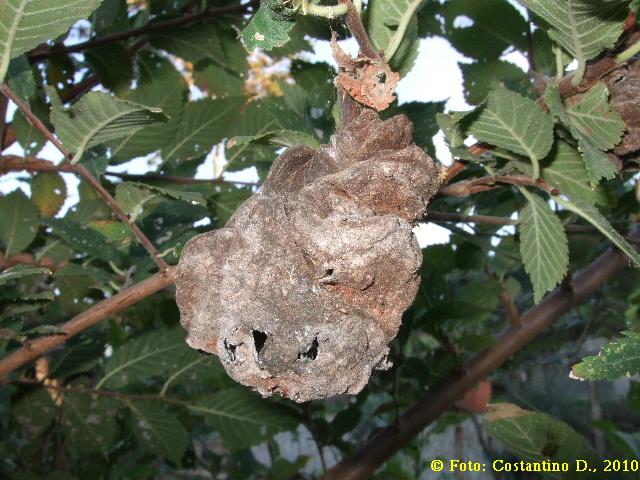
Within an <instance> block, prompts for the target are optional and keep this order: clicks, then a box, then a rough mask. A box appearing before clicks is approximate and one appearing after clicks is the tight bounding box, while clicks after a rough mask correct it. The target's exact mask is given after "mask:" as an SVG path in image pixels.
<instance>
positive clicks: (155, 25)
mask: <svg viewBox="0 0 640 480" xmlns="http://www.w3.org/2000/svg"><path fill="white" fill-rule="evenodd" d="M259 4H260V2H259V1H258V0H252V1H251V2H249V3H246V4H243V5H228V6H225V7H217V8H209V9H207V10H204V11H203V12H199V13H194V14H191V15H183V16H181V17H177V18H171V19H168V20H159V21H156V22H151V23H148V24H147V25H145V26H144V27H140V28H134V29H131V30H126V31H124V32H117V33H111V34H108V35H104V36H102V37H97V38H93V39H91V40H88V41H86V42H82V43H77V44H75V45H64V44H56V45H53V46H47V45H43V46H39V47H36V48H35V49H33V50H31V51H30V52H29V53H28V54H27V56H28V58H29V60H30V61H32V62H39V61H42V60H46V59H47V58H49V57H51V56H53V55H61V54H67V53H77V52H83V51H85V50H90V49H92V48H96V47H99V46H102V45H108V44H110V43H115V42H121V41H123V40H128V39H130V38H134V37H140V36H142V35H148V34H150V33H154V32H158V31H161V30H167V29H173V28H178V27H182V26H185V25H189V24H190V23H194V22H199V21H200V20H207V19H209V18H214V17H219V16H222V15H228V14H232V13H247V12H249V9H250V8H255V7H256V6H258V5H259Z"/></svg>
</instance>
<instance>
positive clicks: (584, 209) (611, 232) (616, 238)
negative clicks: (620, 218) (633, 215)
mask: <svg viewBox="0 0 640 480" xmlns="http://www.w3.org/2000/svg"><path fill="white" fill-rule="evenodd" d="M555 200H556V201H557V202H558V203H559V204H560V205H562V206H563V207H564V208H566V209H567V210H569V211H571V212H573V213H575V214H577V215H580V216H581V217H582V218H584V219H585V220H586V221H587V222H589V223H590V224H591V225H593V226H594V227H596V228H597V229H598V230H599V231H600V232H601V233H602V234H603V235H604V236H605V237H607V238H608V239H609V240H611V241H612V242H613V243H614V244H615V245H616V246H617V247H618V248H619V249H620V250H622V251H623V252H624V253H625V254H626V255H627V257H629V258H630V259H631V261H632V262H633V263H635V265H636V267H638V268H640V255H639V254H638V252H636V251H635V250H634V249H633V247H632V246H631V245H629V243H628V242H627V241H626V240H625V239H624V237H623V236H622V235H620V234H619V233H618V231H617V230H616V229H615V228H613V227H612V226H611V224H610V223H609V221H608V220H607V219H606V218H605V217H604V216H603V215H602V214H601V213H600V212H599V211H598V209H597V208H596V207H594V206H593V205H590V204H588V203H584V202H581V201H575V202H572V201H569V200H565V199H563V198H561V197H556V198H555Z"/></svg>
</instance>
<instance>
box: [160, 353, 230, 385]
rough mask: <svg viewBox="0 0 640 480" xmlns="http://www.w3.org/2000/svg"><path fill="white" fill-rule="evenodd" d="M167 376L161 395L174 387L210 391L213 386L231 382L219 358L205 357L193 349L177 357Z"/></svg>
mask: <svg viewBox="0 0 640 480" xmlns="http://www.w3.org/2000/svg"><path fill="white" fill-rule="evenodd" d="M167 374H168V377H167V380H166V381H165V383H164V385H163V386H162V390H161V391H160V395H164V394H165V393H166V392H167V391H169V389H170V388H171V387H172V386H173V385H182V386H183V387H187V386H188V387H196V388H195V389H196V390H198V389H202V390H204V391H208V390H209V389H210V388H211V387H212V386H220V385H223V384H224V383H226V381H227V380H229V376H228V375H227V373H226V372H225V370H224V367H223V366H222V364H221V363H220V360H219V359H218V357H215V356H213V355H205V354H203V353H200V352H198V351H197V350H194V349H192V348H188V349H185V350H184V351H183V352H181V354H180V355H176V356H175V358H174V360H173V363H172V365H171V367H170V368H169V370H168V371H167Z"/></svg>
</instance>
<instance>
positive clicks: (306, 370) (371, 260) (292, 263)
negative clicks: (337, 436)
mask: <svg viewBox="0 0 640 480" xmlns="http://www.w3.org/2000/svg"><path fill="white" fill-rule="evenodd" d="M412 136H413V127H412V125H411V122H410V121H409V120H408V119H407V118H406V117H405V116H396V117H393V118H391V119H389V120H386V121H382V120H380V119H379V118H378V115H377V114H376V113H375V112H373V111H371V110H362V111H361V112H360V113H359V116H358V117H357V118H356V119H355V120H354V121H352V122H350V125H349V126H348V127H346V128H345V129H342V130H340V131H339V132H338V133H337V134H336V135H335V136H334V137H333V139H332V144H330V145H325V146H323V147H322V148H321V149H320V150H319V151H315V150H312V149H310V148H307V147H302V146H300V147H293V148H290V149H289V150H287V151H286V152H284V153H283V154H282V155H281V156H280V157H279V158H278V159H277V160H276V161H275V163H274V165H273V168H272V169H271V172H270V173H269V176H268V178H267V180H266V181H265V183H264V185H263V186H262V188H261V189H260V191H259V192H258V193H257V194H255V195H254V196H253V197H252V198H250V199H249V200H247V201H246V202H245V203H244V204H243V205H242V206H241V207H240V208H239V209H238V211H237V212H236V213H235V215H234V216H233V217H232V218H231V220H229V222H228V223H227V225H226V226H225V227H224V228H223V229H221V230H216V231H212V232H209V233H206V234H203V235H199V236H197V237H195V238H193V239H192V240H190V241H189V242H188V243H187V245H186V246H185V248H184V252H183V253H182V257H181V258H180V264H179V266H178V272H177V278H176V285H177V302H178V306H179V308H180V312H181V321H182V325H183V326H184V327H185V328H186V330H187V332H188V336H187V342H188V343H189V345H191V346H192V347H193V348H196V349H200V350H203V351H205V352H210V353H215V354H217V355H219V357H220V359H221V361H222V363H223V365H224V366H225V368H226V369H227V372H228V373H229V375H230V376H231V377H233V378H234V379H236V380H237V381H238V382H240V383H242V384H244V385H248V386H251V387H253V388H254V389H256V390H257V391H258V392H260V393H261V394H262V395H271V394H273V393H278V394H280V395H282V396H284V397H288V398H291V399H293V400H296V401H299V402H302V401H308V400H312V399H320V398H326V397H331V396H334V395H339V394H355V393H358V392H359V391H360V390H361V389H362V388H363V387H364V386H365V385H366V383H367V381H368V379H369V376H370V375H371V371H372V370H373V369H385V368H388V366H389V363H388V362H387V353H388V351H389V347H388V344H389V342H390V341H391V340H392V339H393V338H394V337H395V336H396V334H397V332H398V328H399V327H400V322H401V316H402V313H403V312H404V311H405V310H406V309H407V308H408V307H409V306H410V305H411V303H412V302H413V300H414V297H415V295H416V292H417V289H418V284H419V281H420V278H419V273H418V272H419V269H420V266H421V262H422V254H421V250H420V248H419V246H418V243H417V241H416V238H415V236H414V235H413V233H412V225H413V223H415V222H416V221H417V220H419V219H420V218H422V217H423V216H424V214H425V209H426V206H427V202H428V200H429V199H430V198H431V197H432V196H433V195H434V194H435V192H436V191H437V188H438V182H439V180H438V168H437V166H436V165H435V164H434V162H433V160H432V159H431V158H430V157H429V156H428V155H427V154H426V153H424V152H423V151H422V150H421V149H420V148H419V147H417V146H416V145H415V144H414V143H413V141H412Z"/></svg>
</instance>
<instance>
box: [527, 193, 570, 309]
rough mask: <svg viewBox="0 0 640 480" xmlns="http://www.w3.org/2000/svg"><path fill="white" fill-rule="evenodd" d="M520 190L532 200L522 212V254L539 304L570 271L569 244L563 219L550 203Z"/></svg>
mask: <svg viewBox="0 0 640 480" xmlns="http://www.w3.org/2000/svg"><path fill="white" fill-rule="evenodd" d="M520 191H521V192H522V193H523V195H524V196H525V197H526V198H527V200H528V201H529V203H528V205H527V206H526V207H525V208H524V209H523V210H522V212H521V214H520V254H521V256H522V260H523V262H524V268H525V270H526V271H527V273H528V274H529V276H530V277H531V282H532V283H533V292H534V301H535V302H536V303H538V302H539V301H540V300H542V297H544V294H545V293H546V292H548V291H550V290H553V289H554V288H555V287H556V285H558V284H559V283H560V282H561V281H562V279H563V278H564V277H565V275H566V274H567V269H568V268H569V247H568V241H567V235H566V233H565V231H564V227H563V226H562V222H561V221H560V219H559V218H558V217H557V216H556V215H555V214H554V213H553V212H552V211H551V209H550V208H549V205H547V203H546V202H545V201H544V200H542V199H541V198H540V197H538V196H537V195H533V194H531V193H529V192H528V191H527V190H525V189H520Z"/></svg>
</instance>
